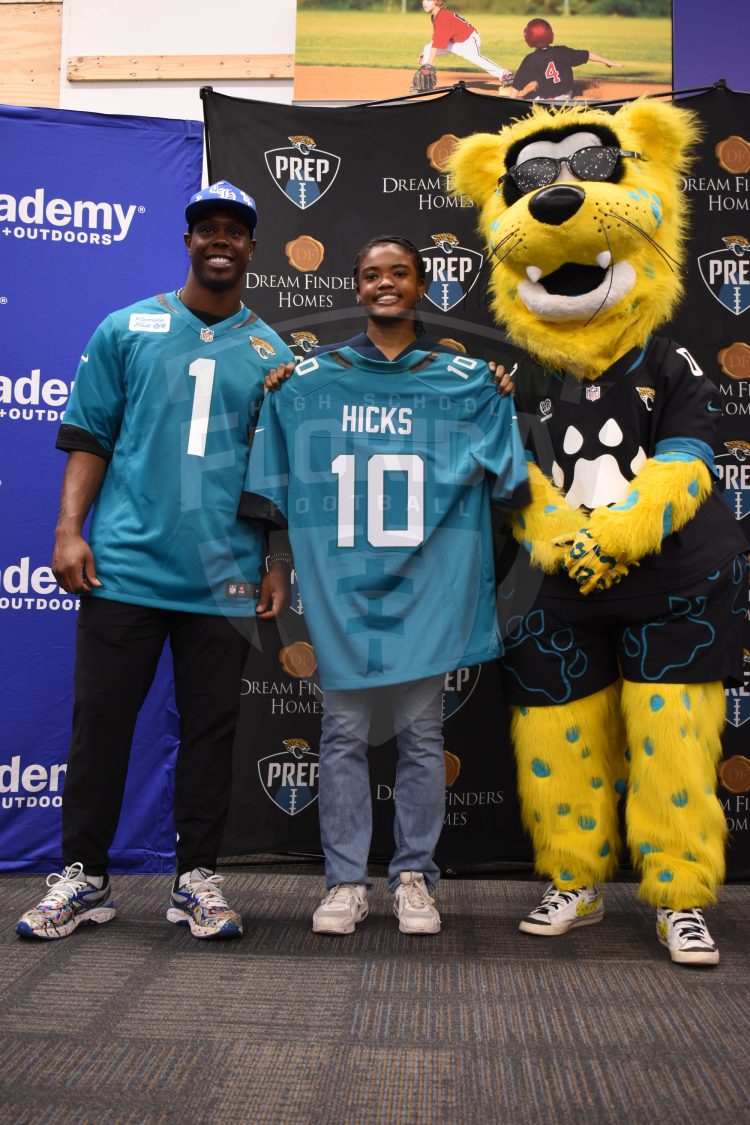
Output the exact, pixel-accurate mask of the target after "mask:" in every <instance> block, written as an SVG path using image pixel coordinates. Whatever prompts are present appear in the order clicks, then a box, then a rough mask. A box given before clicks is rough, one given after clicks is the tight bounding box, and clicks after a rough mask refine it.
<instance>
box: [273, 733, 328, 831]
mask: <svg viewBox="0 0 750 1125" xmlns="http://www.w3.org/2000/svg"><path fill="white" fill-rule="evenodd" d="M282 746H283V747H284V749H283V750H282V751H280V752H279V753H278V754H269V755H268V757H267V758H261V759H260V761H259V762H258V774H259V776H260V783H261V785H262V786H263V792H264V793H265V794H266V796H267V797H268V798H269V799H270V800H271V801H273V803H274V804H275V805H276V807H277V808H279V809H281V811H282V812H285V813H286V814H287V816H296V815H297V813H300V812H302V810H303V809H306V808H307V807H308V805H311V804H312V803H313V801H315V800H317V796H318V755H317V754H313V752H312V751H311V749H310V743H309V742H306V741H305V739H304V738H285V739H284V740H283V741H282Z"/></svg>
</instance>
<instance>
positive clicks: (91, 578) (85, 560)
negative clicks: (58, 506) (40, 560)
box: [52, 532, 101, 594]
mask: <svg viewBox="0 0 750 1125" xmlns="http://www.w3.org/2000/svg"><path fill="white" fill-rule="evenodd" d="M52 573H53V574H54V576H55V578H56V579H57V582H58V584H59V585H60V586H62V588H63V590H65V591H67V593H69V594H89V593H91V588H92V586H101V582H100V581H99V579H98V578H97V577H96V564H95V563H94V556H93V553H92V551H91V548H90V547H89V545H88V543H87V542H86V540H85V539H84V538H83V536H82V535H73V534H64V533H60V532H58V534H57V537H56V539H55V550H54V553H53V555H52Z"/></svg>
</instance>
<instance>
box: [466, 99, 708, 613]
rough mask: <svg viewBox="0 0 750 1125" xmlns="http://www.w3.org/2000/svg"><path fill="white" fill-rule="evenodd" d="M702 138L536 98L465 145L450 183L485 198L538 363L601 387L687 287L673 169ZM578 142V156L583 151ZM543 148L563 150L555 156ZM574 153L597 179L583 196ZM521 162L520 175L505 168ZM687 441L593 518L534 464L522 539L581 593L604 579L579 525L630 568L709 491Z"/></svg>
mask: <svg viewBox="0 0 750 1125" xmlns="http://www.w3.org/2000/svg"><path fill="white" fill-rule="evenodd" d="M696 136H697V129H696V124H695V119H694V117H693V116H692V115H691V114H689V113H686V112H685V111H681V110H675V108H674V107H673V106H671V105H667V104H662V103H658V102H651V101H640V102H635V103H632V104H630V105H627V106H625V107H624V108H622V109H621V110H619V111H618V113H617V114H615V115H614V116H613V115H611V114H608V113H606V112H605V111H603V110H597V109H590V108H588V107H584V106H575V107H570V108H566V109H562V110H559V111H557V112H553V111H550V110H545V109H541V108H540V107H538V106H535V107H534V108H533V111H532V113H531V114H530V115H529V116H528V117H527V118H525V119H522V120H520V121H518V122H516V123H515V124H514V125H513V126H511V127H509V128H506V129H503V130H501V132H500V133H499V134H497V135H494V134H475V135H474V136H471V137H468V138H466V139H465V140H464V141H462V142H461V143H460V144H459V146H458V147H457V150H456V153H455V154H454V157H453V161H452V172H453V176H454V190H455V191H456V192H457V193H461V194H463V195H467V196H469V197H470V198H471V199H472V200H474V202H475V203H476V204H477V205H478V206H479V208H480V219H479V227H480V230H481V232H482V234H483V235H484V236H485V238H486V241H487V247H488V250H489V254H490V261H491V262H492V264H493V272H492V278H491V282H490V286H491V290H492V307H493V311H494V313H495V315H496V317H497V318H498V319H499V320H500V321H501V322H503V323H504V324H505V326H506V328H507V331H508V333H509V335H510V337H511V338H512V339H513V341H514V342H515V343H516V344H518V345H520V346H522V347H524V348H525V349H526V350H527V351H528V352H529V353H530V354H531V355H532V356H533V357H534V358H535V359H537V360H538V361H539V362H540V363H541V364H543V365H545V366H548V367H551V368H554V369H557V370H559V371H567V372H570V373H571V374H573V375H574V376H575V377H576V378H578V379H579V380H580V381H581V382H582V383H583V384H592V385H593V384H595V383H596V381H597V380H598V379H600V377H601V376H602V375H603V373H604V372H606V371H608V370H609V369H610V368H611V367H612V366H613V364H614V363H615V362H616V361H617V360H618V359H619V358H620V357H621V356H622V355H623V354H624V353H626V352H627V351H628V350H630V349H632V348H634V347H637V348H643V347H644V346H645V345H646V343H647V341H648V340H649V337H650V335H651V333H652V331H653V329H654V328H655V327H656V326H657V325H658V324H659V323H660V322H661V321H663V320H666V319H667V318H668V317H669V315H670V313H671V312H672V310H673V308H674V307H675V304H676V303H677V301H678V299H679V297H680V296H681V291H682V287H681V281H680V277H679V267H680V263H681V260H682V256H683V242H684V227H685V214H684V204H683V203H682V199H681V196H680V192H679V179H680V176H681V174H682V172H683V171H684V167H685V161H686V153H687V151H688V150H689V148H690V145H691V144H692V143H693V142H694V141H695V139H696ZM558 137H559V140H558ZM579 139H582V141H583V155H581V154H580V153H579V155H578V156H577V157H576V146H577V145H578V146H579V147H580V145H579ZM548 150H549V151H550V152H551V151H552V150H554V151H555V156H554V157H552V160H551V161H550V157H549V156H548V155H546V153H547V151H548ZM610 153H614V154H615V155H614V156H610ZM560 158H562V159H560ZM556 161H557V162H558V163H557V166H556V168H555V170H554V174H553V177H552V178H553V180H555V188H554V189H547V192H546V193H545V192H541V191H540V192H538V193H537V195H536V196H535V197H532V200H531V203H529V200H528V193H529V192H531V191H534V190H535V188H537V187H543V186H544V184H545V183H546V182H550V181H548V180H546V179H545V177H546V176H548V175H549V172H548V170H547V168H549V167H553V166H554V165H555V163H556ZM570 161H572V162H573V165H575V166H577V167H578V168H579V170H582V171H583V175H584V177H590V179H591V182H590V183H587V184H586V187H587V189H588V190H587V191H586V192H585V193H584V192H583V191H582V190H581V189H579V188H578V186H577V182H578V178H577V176H576V173H575V170H574V168H573V167H571V164H570V163H569V162H570ZM587 161H588V162H589V165H590V166H586V162H587ZM524 162H526V168H525V169H521V171H520V173H516V176H517V177H518V179H520V183H517V182H516V179H514V177H513V175H509V174H508V169H509V168H513V167H514V166H517V165H518V164H524ZM609 163H611V164H612V167H610V166H609ZM545 164H546V166H547V167H545ZM558 173H559V175H558ZM524 176H525V177H526V179H524V178H523V177H524ZM535 177H536V179H535ZM558 185H559V186H558ZM545 194H547V195H548V198H547V200H546V201H544V202H538V203H537V202H536V201H537V200H538V199H539V197H541V196H543V195H545ZM665 201H666V203H667V206H665ZM535 207H536V209H537V211H536V213H535ZM545 208H547V210H545ZM686 448H689V446H686V443H685V442H682V441H679V440H678V441H677V442H676V443H675V445H674V449H669V448H667V449H662V450H660V452H659V453H658V455H656V456H653V457H650V458H648V459H647V460H642V462H641V465H640V468H639V470H638V472H637V473H636V474H635V476H634V477H633V478H631V479H630V481H629V482H627V484H628V488H627V492H624V491H623V488H622V485H624V484H625V483H626V482H624V481H621V488H620V494H619V495H617V496H611V495H610V496H607V503H606V504H605V505H600V506H595V507H594V508H593V510H592V511H591V516H590V519H589V518H588V509H587V508H585V507H583V506H580V505H579V506H577V507H579V514H578V519H577V520H576V517H575V516H574V517H573V518H572V520H571V518H570V517H569V516H568V513H567V512H566V510H565V509H566V508H569V504H568V503H567V501H566V500H565V497H564V494H563V493H561V492H560V491H559V489H558V488H556V486H555V483H554V480H549V479H547V480H546V481H540V480H539V479H538V477H535V476H534V475H532V477H531V483H532V495H533V499H532V503H531V505H530V507H529V508H528V509H526V510H525V511H524V512H523V513H520V515H519V516H518V517H517V518H516V520H515V522H514V528H513V534H514V536H515V538H516V539H517V540H519V542H522V543H523V544H524V546H525V547H526V549H527V550H528V551H529V552H530V555H531V559H532V562H533V563H534V564H535V565H537V566H539V567H541V569H542V570H544V571H546V572H548V573H549V572H552V571H554V570H556V569H558V568H559V567H560V565H561V564H562V563H563V561H564V560H565V566H566V569H567V570H568V573H569V574H570V575H571V577H574V578H576V580H577V581H579V589H580V590H581V591H582V592H583V593H588V592H590V591H591V590H594V589H606V588H607V586H608V582H606V581H605V582H601V583H596V582H588V583H587V582H583V581H581V575H582V572H581V570H580V568H576V566H575V565H574V563H575V561H576V560H575V558H567V559H566V556H567V554H568V551H567V550H566V547H567V548H568V549H572V548H573V546H574V542H575V541H576V539H577V541H578V555H579V556H580V554H581V550H580V537H576V536H575V534H574V533H575V532H576V531H579V530H580V531H583V530H584V529H587V530H588V532H589V540H590V541H591V543H592V551H593V552H594V554H596V556H597V557H599V558H601V557H606V558H607V559H608V560H609V564H610V566H611V567H612V568H617V577H618V578H619V576H620V575H622V574H624V573H626V568H625V567H624V566H623V564H632V563H636V562H638V561H639V560H640V559H642V558H644V557H645V556H646V555H648V554H654V553H658V552H659V551H660V550H661V546H662V542H663V539H664V537H665V535H668V534H670V533H671V532H673V531H678V530H679V529H680V528H682V527H683V526H684V525H685V524H686V523H687V522H688V521H689V520H691V519H692V518H693V517H694V515H695V513H696V511H697V509H698V508H699V507H700V505H701V504H702V503H703V502H704V501H705V500H706V498H707V497H708V496H709V495H710V493H711V491H712V481H711V472H710V470H709V468H708V465H707V464H706V463H705V462H704V461H703V460H702V459H701V456H700V455H698V456H696V454H695V452H694V450H692V449H690V452H686ZM532 474H533V470H532ZM550 490H552V494H550ZM613 500H615V501H616V503H613V502H612V501H613ZM576 523H577V526H576V527H575V528H574V527H572V526H571V524H576ZM604 569H605V570H606V569H607V568H606V567H605V568H604ZM587 573H589V571H588V570H586V569H584V570H583V574H584V575H585V574H587Z"/></svg>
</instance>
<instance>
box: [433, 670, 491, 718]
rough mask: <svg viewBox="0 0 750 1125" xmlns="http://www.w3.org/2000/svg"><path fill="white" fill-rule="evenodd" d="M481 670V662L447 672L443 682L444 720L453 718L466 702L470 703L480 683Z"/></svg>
mask: <svg viewBox="0 0 750 1125" xmlns="http://www.w3.org/2000/svg"><path fill="white" fill-rule="evenodd" d="M481 672H482V666H481V664H476V665H474V667H473V668H457V669H456V671H455V672H447V673H446V675H445V681H444V683H443V722H445V720H446V719H451V718H453V716H454V715H456V714H457V713H458V712H459V711H460V710H461V708H462V707H463V705H464V703H468V701H469V700H470V699H471V697H472V695H473V694H474V689H475V688H476V686H477V684H478V683H479V677H480V675H481Z"/></svg>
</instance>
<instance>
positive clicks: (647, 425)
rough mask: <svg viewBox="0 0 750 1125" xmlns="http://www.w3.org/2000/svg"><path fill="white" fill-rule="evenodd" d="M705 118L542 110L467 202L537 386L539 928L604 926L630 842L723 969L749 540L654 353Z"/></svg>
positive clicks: (456, 167)
mask: <svg viewBox="0 0 750 1125" xmlns="http://www.w3.org/2000/svg"><path fill="white" fill-rule="evenodd" d="M696 135H697V129H696V122H695V119H694V118H693V116H692V115H691V114H689V113H688V112H686V111H684V110H681V109H679V108H676V107H675V106H673V105H671V104H664V103H658V102H654V101H636V102H633V103H631V104H628V105H626V106H624V107H622V108H621V109H620V110H618V112H617V113H615V114H609V113H607V112H605V111H604V110H599V109H594V108H589V107H587V106H581V105H577V106H573V107H565V108H562V109H560V110H557V111H554V110H550V109H542V108H540V107H535V108H534V110H533V112H531V113H530V114H529V116H528V117H525V118H523V119H521V120H519V121H517V122H515V123H514V124H513V125H511V126H509V127H507V128H504V129H502V130H501V131H500V133H499V134H475V135H473V136H470V137H467V138H465V139H464V140H463V141H462V142H461V143H460V144H459V145H458V146H457V149H456V152H455V154H454V157H453V160H452V171H453V174H454V189H455V191H456V192H457V193H461V194H464V195H467V196H469V197H470V198H471V199H472V200H473V201H474V202H475V203H476V204H477V206H478V208H479V215H480V218H479V226H480V231H481V233H482V235H483V237H484V238H485V240H486V243H487V247H488V250H489V254H490V261H491V264H492V266H493V269H492V274H491V281H490V287H491V291H492V304H493V310H494V313H495V315H496V317H497V319H498V321H499V322H500V323H501V324H502V325H503V327H504V328H505V330H506V331H507V333H508V336H509V338H510V339H511V341H512V342H513V343H515V344H516V345H518V346H519V347H521V348H523V349H524V350H525V351H526V352H527V353H528V355H529V356H530V357H531V359H530V360H529V361H524V362H523V363H522V364H521V366H520V369H519V371H518V372H517V373H516V375H515V381H516V385H517V387H518V391H517V394H516V401H517V406H518V416H519V423H520V425H521V428H522V432H524V434H525V443H526V448H527V451H528V456H529V459H530V466H529V468H530V475H531V484H532V496H533V500H532V503H531V505H530V506H529V507H528V508H527V509H524V510H523V511H522V512H520V513H519V514H518V515H517V517H516V518H515V521H514V527H513V534H514V536H515V538H516V539H517V540H518V542H519V543H520V544H521V545H522V547H523V550H520V551H519V561H518V562H517V564H516V566H515V568H514V573H513V575H512V581H511V582H510V584H509V588H507V589H505V590H504V591H503V593H504V594H505V595H507V598H506V599H504V600H503V604H505V605H508V606H509V607H510V608H509V609H508V610H507V614H506V617H507V620H506V629H507V632H508V636H507V640H506V656H505V668H506V681H507V687H508V695H509V698H510V701H511V703H512V705H513V718H512V735H513V742H514V746H515V752H516V757H517V763H518V773H519V789H520V796H521V807H522V814H523V820H524V824H525V826H526V828H527V829H528V831H529V832H530V834H531V837H532V840H533V844H534V850H535V859H536V867H537V870H538V872H539V873H540V874H542V875H544V876H546V877H547V878H548V879H549V880H551V885H550V887H549V888H548V890H547V892H546V893H545V895H544V898H543V899H542V902H541V903H540V905H539V906H538V907H537V908H536V909H535V910H533V911H532V912H531V914H529V915H528V917H527V918H525V919H524V920H523V922H522V923H521V929H522V930H524V931H526V932H530V933H536V934H544V935H550V936H553V935H558V934H562V933H565V932H566V931H567V930H569V929H571V928H572V927H574V926H580V925H590V924H591V923H594V922H598V921H600V920H601V919H602V917H603V903H602V896H601V893H600V891H599V888H598V886H597V884H599V883H602V882H604V881H606V880H607V879H609V878H611V876H612V875H613V873H614V871H615V869H616V867H617V863H618V858H619V852H620V839H619V836H620V830H619V817H618V803H619V800H620V797H621V795H622V794H625V793H626V795H627V796H626V816H625V823H626V833H627V844H628V846H629V849H630V853H631V856H632V859H633V863H634V865H635V867H636V869H637V870H638V872H639V873H640V878H641V884H640V894H641V896H642V897H643V898H644V899H645V900H646V901H647V902H649V903H651V905H652V906H654V907H655V908H657V935H658V937H659V940H660V941H661V942H662V943H663V944H664V945H666V947H667V949H668V951H669V953H670V956H671V957H672V959H673V960H674V961H677V962H679V963H688V964H689V963H692V964H715V963H716V962H717V961H718V959H719V953H718V950H717V948H716V945H715V944H714V942H713V941H712V939H711V936H710V934H709V932H708V930H707V928H706V925H705V921H704V919H703V916H702V913H701V909H702V908H703V907H704V906H706V905H708V904H709V903H712V902H713V901H714V900H715V898H716V891H717V888H718V887H719V885H720V884H721V882H722V879H723V875H724V843H725V834H726V825H725V820H724V816H723V813H722V809H721V806H720V804H719V801H718V799H717V797H716V765H717V761H718V759H719V757H720V753H721V745H720V736H721V731H722V727H723V724H724V716H725V697H724V691H723V681H724V680H725V679H733V678H736V679H737V680H738V681H739V682H741V675H742V672H741V661H742V639H741V633H740V629H741V623H742V620H743V617H744V612H745V599H746V574H745V568H746V562H745V557H744V552H745V550H746V544H745V540H744V536H743V535H742V533H741V531H740V530H739V528H738V526H737V525H736V523H735V521H734V520H733V519H732V516H731V514H730V513H729V511H728V509H727V508H726V507H725V505H724V503H723V501H722V499H721V497H720V495H719V492H718V489H717V484H716V472H715V466H714V462H713V452H712V443H713V441H714V425H715V420H716V418H717V416H718V414H719V413H720V410H721V408H720V405H719V403H718V396H717V394H716V391H715V388H714V387H713V386H712V384H711V383H710V382H708V380H707V379H705V378H704V377H703V373H702V371H701V370H700V368H699V367H698V365H697V364H696V362H695V360H694V359H693V358H692V356H691V355H690V354H689V352H687V351H686V350H685V348H682V347H679V346H677V345H676V344H675V343H673V342H672V341H670V340H668V339H664V338H660V337H658V336H655V335H654V334H653V333H654V330H655V329H656V328H657V327H658V325H659V324H661V323H663V322H664V321H665V320H667V319H668V317H669V315H670V313H671V312H672V311H673V309H674V307H675V305H676V303H677V301H678V299H679V297H680V296H681V281H680V272H681V267H682V262H683V258H684V250H683V238H684V231H685V224H686V214H685V201H684V198H683V196H682V195H681V193H680V187H679V185H680V178H681V176H682V174H683V173H684V171H685V166H686V162H687V156H686V154H687V151H688V149H689V147H690V145H691V143H692V142H693V141H694V140H695V138H696Z"/></svg>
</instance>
